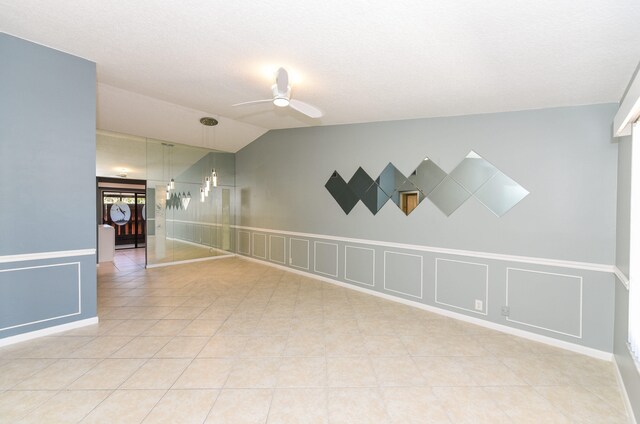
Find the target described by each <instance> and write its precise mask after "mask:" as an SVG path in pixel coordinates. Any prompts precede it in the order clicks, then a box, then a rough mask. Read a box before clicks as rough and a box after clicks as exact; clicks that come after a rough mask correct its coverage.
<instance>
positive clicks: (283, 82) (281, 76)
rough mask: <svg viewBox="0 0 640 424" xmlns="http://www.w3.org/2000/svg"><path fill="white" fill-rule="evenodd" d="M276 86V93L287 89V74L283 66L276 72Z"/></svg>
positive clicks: (281, 92)
mask: <svg viewBox="0 0 640 424" xmlns="http://www.w3.org/2000/svg"><path fill="white" fill-rule="evenodd" d="M276 86H277V87H278V93H280V94H284V93H286V92H287V90H288V89H289V74H288V73H287V70H286V69H284V68H278V73H277V74H276Z"/></svg>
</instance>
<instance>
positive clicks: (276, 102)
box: [273, 97, 289, 107]
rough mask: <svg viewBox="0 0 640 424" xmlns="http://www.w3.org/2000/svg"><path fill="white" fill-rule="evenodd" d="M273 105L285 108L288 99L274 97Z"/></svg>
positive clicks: (287, 104)
mask: <svg viewBox="0 0 640 424" xmlns="http://www.w3.org/2000/svg"><path fill="white" fill-rule="evenodd" d="M273 104H274V105H276V106H278V107H287V106H289V99H287V98H286V97H276V98H275V99H273Z"/></svg>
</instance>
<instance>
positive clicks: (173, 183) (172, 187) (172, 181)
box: [169, 178, 176, 190]
mask: <svg viewBox="0 0 640 424" xmlns="http://www.w3.org/2000/svg"><path fill="white" fill-rule="evenodd" d="M169 186H170V187H171V190H173V189H175V188H176V182H175V180H174V179H173V178H171V182H170V183H169Z"/></svg>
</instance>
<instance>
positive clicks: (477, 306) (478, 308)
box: [475, 299, 482, 311]
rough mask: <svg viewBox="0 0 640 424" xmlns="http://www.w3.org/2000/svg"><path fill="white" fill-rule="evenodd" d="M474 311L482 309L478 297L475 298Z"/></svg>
mask: <svg viewBox="0 0 640 424" xmlns="http://www.w3.org/2000/svg"><path fill="white" fill-rule="evenodd" d="M475 308H476V311H481V310H482V300H480V299H476V306H475Z"/></svg>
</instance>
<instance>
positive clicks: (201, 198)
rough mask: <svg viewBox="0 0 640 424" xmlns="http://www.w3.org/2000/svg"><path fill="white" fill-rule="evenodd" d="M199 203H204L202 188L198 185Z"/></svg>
mask: <svg viewBox="0 0 640 424" xmlns="http://www.w3.org/2000/svg"><path fill="white" fill-rule="evenodd" d="M200 203H204V189H203V188H202V187H200Z"/></svg>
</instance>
